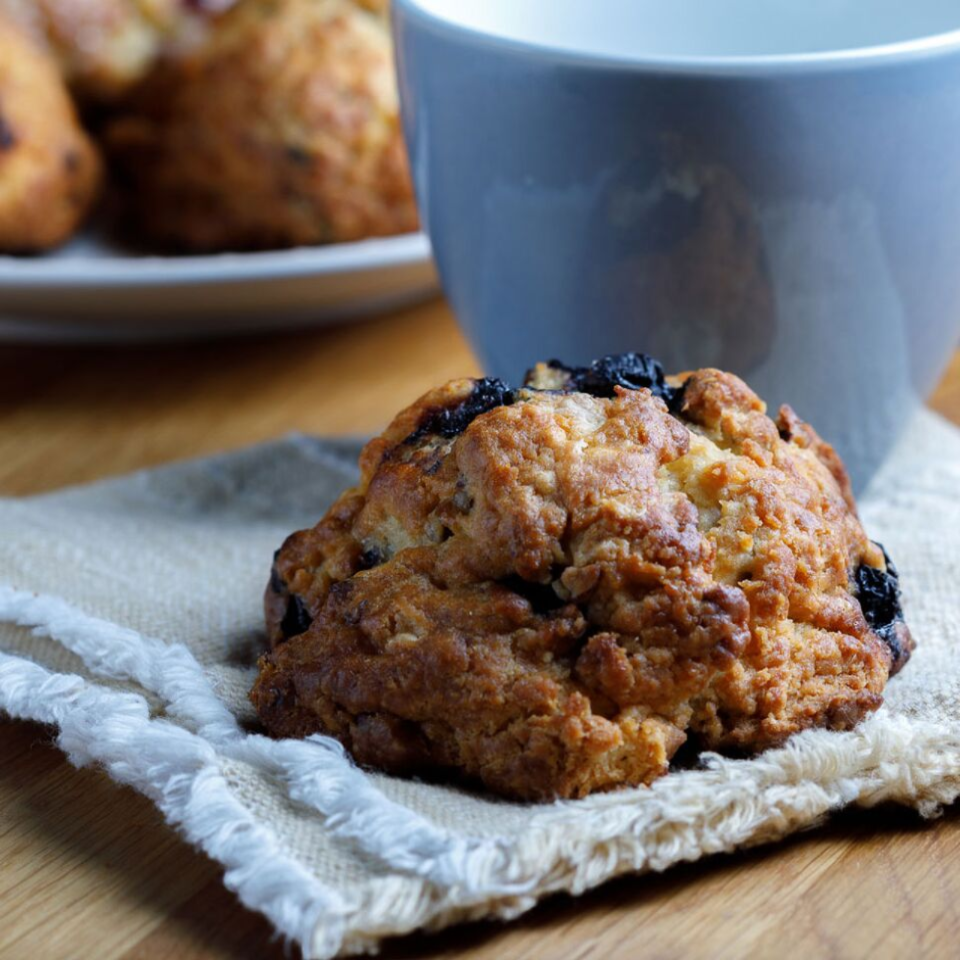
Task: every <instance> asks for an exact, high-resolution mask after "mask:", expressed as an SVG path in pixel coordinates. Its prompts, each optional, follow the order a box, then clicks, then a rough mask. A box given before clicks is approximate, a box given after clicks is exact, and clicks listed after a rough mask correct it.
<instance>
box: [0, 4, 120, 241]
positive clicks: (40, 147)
mask: <svg viewBox="0 0 960 960" xmlns="http://www.w3.org/2000/svg"><path fill="white" fill-rule="evenodd" d="M101 172H102V171H101V163H100V157H99V154H98V153H97V150H96V148H95V147H94V145H93V143H92V142H91V141H90V139H89V137H88V136H87V135H86V133H84V131H83V129H82V128H81V127H80V124H79V122H78V120H77V115H76V111H75V110H74V107H73V104H72V102H71V101H70V98H69V96H68V94H67V91H66V89H65V87H64V85H63V81H62V79H61V78H60V75H59V74H58V72H57V69H56V66H55V65H54V63H53V61H52V60H51V59H50V57H49V55H48V54H47V53H46V51H44V50H43V49H41V48H40V47H39V46H37V45H36V44H35V43H34V42H33V41H32V40H31V39H30V38H29V37H27V36H26V35H25V34H24V33H22V32H21V31H20V29H19V28H18V27H15V26H13V24H11V23H10V22H9V21H7V20H5V19H3V18H2V17H0V251H2V252H4V253H33V252H38V251H42V250H48V249H50V248H52V247H56V246H58V245H59V244H61V243H63V242H64V241H65V240H66V239H67V238H68V237H69V236H70V235H71V234H72V233H73V232H74V230H76V228H77V227H78V226H79V225H80V223H81V222H82V220H83V219H84V217H85V216H86V215H87V213H88V211H89V210H90V208H91V206H92V205H93V203H94V201H95V200H96V197H97V193H98V190H99V187H100V182H101Z"/></svg>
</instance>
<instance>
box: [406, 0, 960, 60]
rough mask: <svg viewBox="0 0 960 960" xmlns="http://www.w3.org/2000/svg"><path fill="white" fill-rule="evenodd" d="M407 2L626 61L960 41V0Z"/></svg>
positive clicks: (463, 22)
mask: <svg viewBox="0 0 960 960" xmlns="http://www.w3.org/2000/svg"><path fill="white" fill-rule="evenodd" d="M405 2H406V3H407V4H408V5H411V6H416V7H419V8H420V9H421V10H423V11H424V12H426V13H428V14H430V15H432V16H434V17H438V18H440V19H443V20H447V21H450V22H453V23H456V24H458V25H460V26H462V27H465V28H467V29H470V30H474V31H477V32H480V33H484V34H488V35H490V36H494V37H499V38H501V39H506V40H513V41H519V42H523V43H528V44H533V45H535V46H537V47H546V48H551V49H556V50H560V51H566V52H575V53H581V54H587V55H592V56H600V57H609V58H614V59H620V60H638V59H639V60H648V59H665V60H666V59H702V60H722V59H725V58H767V57H797V56H810V55H814V56H818V55H819V56H822V55H824V54H832V53H842V52H850V51H864V50H871V49H875V48H884V47H890V46H896V47H901V46H906V47H907V48H909V49H913V48H918V47H919V48H923V47H926V46H941V45H943V43H944V42H954V41H956V42H960V0H405ZM951 35H956V36H951Z"/></svg>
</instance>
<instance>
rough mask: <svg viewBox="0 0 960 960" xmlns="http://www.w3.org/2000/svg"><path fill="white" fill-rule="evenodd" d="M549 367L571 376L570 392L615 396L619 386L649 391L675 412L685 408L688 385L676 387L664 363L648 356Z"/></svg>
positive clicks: (629, 355) (554, 363)
mask: <svg viewBox="0 0 960 960" xmlns="http://www.w3.org/2000/svg"><path fill="white" fill-rule="evenodd" d="M548 366H550V367H552V368H553V369H554V370H561V371H563V372H564V373H566V374H569V377H570V381H569V387H568V389H570V390H577V391H579V392H580V393H589V394H590V395H591V396H594V397H612V396H613V395H614V388H615V387H624V388H625V389H627V390H640V389H642V388H644V387H645V388H646V389H648V390H649V391H650V392H651V393H652V394H653V395H654V396H657V397H660V399H661V400H663V401H664V402H665V403H666V405H667V406H668V407H669V408H670V410H671V412H673V413H679V412H680V409H681V408H682V407H683V393H684V390H685V388H686V384H684V385H683V386H680V387H672V386H670V384H668V383H667V381H666V377H665V375H664V372H663V367H662V366H661V364H660V363H659V362H658V361H656V360H654V359H653V358H652V357H648V356H647V355H646V354H645V353H621V354H617V355H615V356H610V357H603V358H601V359H600V360H594V361H593V363H591V364H590V366H589V367H568V366H566V364H563V363H561V362H560V361H559V360H551V361H550V362H549V364H548Z"/></svg>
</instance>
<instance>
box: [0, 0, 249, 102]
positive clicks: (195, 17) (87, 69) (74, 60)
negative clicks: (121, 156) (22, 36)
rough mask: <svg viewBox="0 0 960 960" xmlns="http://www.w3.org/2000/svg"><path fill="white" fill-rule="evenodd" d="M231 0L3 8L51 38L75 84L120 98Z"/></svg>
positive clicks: (95, 1)
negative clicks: (175, 41)
mask: <svg viewBox="0 0 960 960" xmlns="http://www.w3.org/2000/svg"><path fill="white" fill-rule="evenodd" d="M229 2H230V0H0V13H4V14H6V15H7V16H9V17H10V18H12V19H14V20H16V21H17V22H18V24H19V25H20V26H21V27H22V28H24V29H26V30H29V31H30V32H32V34H33V35H34V37H35V38H36V39H38V40H40V41H42V42H45V43H46V44H47V46H48V47H49V50H50V51H51V53H52V55H53V56H54V57H55V59H56V61H57V63H58V64H59V66H60V69H61V71H62V73H63V75H64V77H65V78H66V80H67V82H68V84H69V85H70V88H71V89H72V90H73V91H74V92H75V93H76V94H77V95H78V96H79V97H81V98H82V99H84V100H87V101H115V100H117V99H118V98H120V97H121V96H123V95H124V94H126V93H127V92H129V91H130V90H131V89H132V88H133V87H134V86H135V85H136V84H137V83H139V82H140V81H141V80H142V79H143V78H144V77H145V76H146V75H147V74H148V73H149V72H150V70H151V69H152V68H153V66H154V64H155V63H156V62H157V60H158V59H159V58H160V56H161V54H162V53H163V51H164V49H165V47H166V46H167V44H169V43H170V42H171V40H172V39H173V38H174V37H175V36H177V35H178V34H180V33H181V32H185V31H189V30H190V29H191V28H192V27H193V26H194V25H197V24H199V23H200V22H201V20H202V14H203V13H204V12H213V11H214V10H217V9H223V8H224V7H225V6H226V5H228V4H229Z"/></svg>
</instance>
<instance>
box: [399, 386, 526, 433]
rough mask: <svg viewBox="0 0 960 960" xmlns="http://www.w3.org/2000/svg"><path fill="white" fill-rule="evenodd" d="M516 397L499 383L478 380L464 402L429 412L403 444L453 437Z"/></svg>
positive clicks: (508, 388)
mask: <svg viewBox="0 0 960 960" xmlns="http://www.w3.org/2000/svg"><path fill="white" fill-rule="evenodd" d="M515 400H516V394H515V393H514V391H513V390H511V389H510V387H508V386H507V385H506V384H505V383H504V382H503V381H502V380H497V379H496V378H493V377H488V378H486V379H483V380H478V381H477V382H476V383H475V384H474V387H473V390H472V391H471V393H470V396H469V397H467V398H466V399H465V400H462V401H461V402H460V403H458V404H456V405H455V406H452V407H441V408H439V409H437V410H431V411H430V412H429V413H428V414H427V416H426V417H425V418H424V420H423V421H422V422H421V423H420V426H419V427H417V429H416V430H415V431H414V432H413V433H411V434H410V436H409V437H407V439H406V440H405V441H404V442H405V443H416V442H418V441H419V440H422V439H423V438H424V437H429V436H440V437H448V438H450V437H456V436H459V435H460V434H461V433H463V431H464V430H466V429H467V427H469V426H470V424H471V423H473V421H474V420H476V418H477V417H479V416H480V415H481V414H484V413H488V412H489V411H490V410H494V409H496V408H497V407H504V406H509V405H510V404H511V403H513V402H514V401H515Z"/></svg>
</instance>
